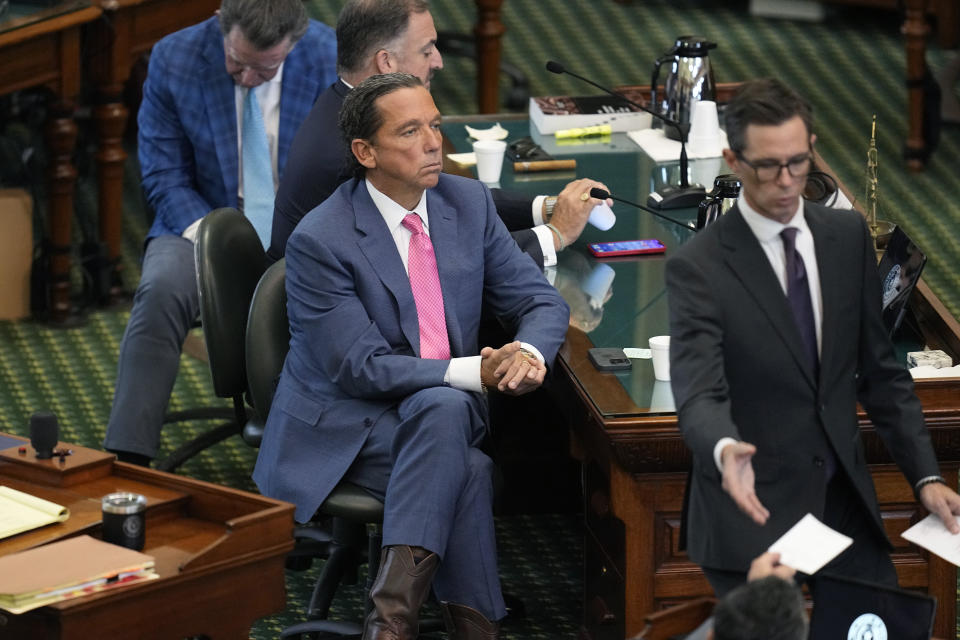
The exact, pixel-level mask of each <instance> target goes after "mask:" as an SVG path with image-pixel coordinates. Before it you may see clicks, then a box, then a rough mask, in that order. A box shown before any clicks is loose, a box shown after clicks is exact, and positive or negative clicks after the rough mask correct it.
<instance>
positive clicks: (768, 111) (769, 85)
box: [724, 78, 813, 151]
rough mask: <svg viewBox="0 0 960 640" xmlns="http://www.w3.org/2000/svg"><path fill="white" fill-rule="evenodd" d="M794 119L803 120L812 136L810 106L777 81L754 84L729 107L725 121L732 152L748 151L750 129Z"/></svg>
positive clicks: (744, 88)
mask: <svg viewBox="0 0 960 640" xmlns="http://www.w3.org/2000/svg"><path fill="white" fill-rule="evenodd" d="M794 116H800V119H801V120H803V124H804V125H806V127H807V135H808V136H809V134H810V133H811V132H812V130H813V111H812V109H811V108H810V103H809V102H807V101H806V100H804V99H803V97H801V96H800V94H798V93H797V92H796V91H794V90H793V89H791V88H790V87H788V86H787V85H785V84H784V83H782V82H780V81H779V80H777V79H776V78H759V79H757V80H750V81H748V82H746V83H744V85H743V87H742V88H741V89H740V91H738V92H737V94H736V95H735V96H734V97H733V99H732V100H730V102H728V103H727V108H726V114H725V116H724V120H725V122H726V127H727V141H728V143H729V145H730V148H731V149H733V150H734V151H743V150H744V148H745V147H746V146H747V126H748V125H751V124H759V125H765V126H766V125H772V126H776V125H779V124H783V123H784V122H786V121H787V120H790V119H791V118H793V117H794Z"/></svg>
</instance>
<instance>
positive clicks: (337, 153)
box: [268, 0, 612, 267]
mask: <svg viewBox="0 0 960 640" xmlns="http://www.w3.org/2000/svg"><path fill="white" fill-rule="evenodd" d="M337 43H338V54H337V55H338V58H337V70H338V72H339V73H340V79H339V80H337V82H336V83H334V84H333V86H331V87H330V88H329V89H327V90H326V91H325V92H324V93H323V95H322V96H320V99H319V100H318V101H317V104H316V105H315V106H314V108H313V110H312V111H311V112H310V115H309V116H307V119H306V120H305V121H304V123H303V126H301V127H300V130H299V131H298V132H297V135H296V137H295V138H294V141H293V146H292V147H291V149H290V162H289V164H288V165H287V171H286V173H285V174H284V179H283V180H281V181H280V187H279V189H278V191H277V199H276V203H275V211H274V218H273V240H272V243H271V246H270V251H269V252H268V257H269V258H270V259H271V260H279V259H280V258H281V257H283V254H284V251H285V249H286V243H287V238H289V237H290V233H291V232H292V231H293V229H294V227H296V226H297V223H298V222H299V221H300V219H301V218H303V216H305V215H306V214H307V213H308V212H309V211H310V210H311V209H313V208H314V207H316V206H317V205H318V204H320V203H321V202H323V201H324V200H326V199H327V198H328V197H329V196H330V194H331V193H333V191H334V189H336V188H337V187H338V186H339V185H340V184H341V183H342V182H344V181H345V180H347V178H348V177H349V174H348V171H347V158H348V157H349V154H350V151H349V149H347V148H346V147H345V146H344V145H343V142H342V141H341V139H340V133H339V131H338V127H337V114H338V113H339V111H340V105H341V104H343V99H344V97H345V96H346V95H347V93H348V92H349V91H350V88H351V87H354V86H356V85H357V84H359V83H360V82H361V81H362V80H364V79H365V78H368V77H370V76H372V75H375V74H378V73H390V72H396V71H401V72H404V73H410V74H413V75H415V76H417V77H418V78H420V80H421V81H422V82H423V84H424V86H425V87H427V88H428V89H429V88H430V79H431V78H432V77H433V74H434V73H436V72H437V71H439V70H440V69H442V68H443V59H442V58H441V56H440V52H439V51H438V50H437V30H436V29H435V28H434V25H433V17H432V16H431V15H430V5H429V2H428V1H427V0H348V1H347V3H346V4H345V5H344V7H343V9H342V10H341V11H340V15H339V17H338V18H337ZM593 187H599V188H601V189H606V187H605V186H603V184H602V183H600V182H597V181H595V180H590V179H588V178H583V179H580V180H575V181H573V182H571V183H569V184H568V185H567V186H566V187H565V188H564V189H563V191H561V193H560V194H559V195H558V196H556V197H553V196H550V197H547V196H538V197H536V198H530V197H529V196H526V195H523V194H518V193H510V192H506V191H501V190H500V189H494V190H493V200H494V203H495V204H496V207H497V213H498V214H500V217H501V219H502V220H503V222H504V224H506V225H507V229H509V230H510V231H511V234H512V235H513V238H514V240H516V242H517V244H518V245H519V246H520V248H521V249H522V250H523V251H525V252H526V253H527V254H529V255H530V257H532V258H533V259H534V260H535V261H536V263H537V264H538V265H540V266H541V267H543V266H553V265H555V264H556V263H557V252H558V251H561V250H562V249H563V248H564V247H566V246H568V245H570V243H572V242H573V241H574V240H576V239H577V238H578V237H580V233H581V232H582V231H583V227H584V225H585V224H586V222H587V218H588V217H589V216H590V211H591V210H592V209H593V207H594V206H596V205H597V204H600V202H601V201H600V200H598V199H596V198H591V197H590V195H589V194H590V189H592V188H593ZM607 204H612V201H608V202H607Z"/></svg>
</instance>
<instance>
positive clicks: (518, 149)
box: [507, 136, 553, 162]
mask: <svg viewBox="0 0 960 640" xmlns="http://www.w3.org/2000/svg"><path fill="white" fill-rule="evenodd" d="M507 158H508V159H509V160H510V161H511V162H534V161H538V160H553V156H551V155H550V154H549V153H547V152H546V151H544V150H543V147H541V146H540V145H538V144H537V143H536V142H534V141H533V138H531V137H530V136H526V137H524V138H519V139H517V140H514V141H513V142H511V143H509V144H508V145H507Z"/></svg>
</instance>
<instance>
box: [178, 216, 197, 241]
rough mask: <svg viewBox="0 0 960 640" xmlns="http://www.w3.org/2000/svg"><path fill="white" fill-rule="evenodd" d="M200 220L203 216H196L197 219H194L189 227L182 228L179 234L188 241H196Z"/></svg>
mask: <svg viewBox="0 0 960 640" xmlns="http://www.w3.org/2000/svg"><path fill="white" fill-rule="evenodd" d="M201 220H203V218H198V219H196V220H194V221H193V223H192V224H191V225H190V226H189V227H187V228H186V229H184V230H183V233H181V234H180V235H181V236H182V237H184V238H186V239H187V240H189V241H190V242H193V243H196V241H197V230H198V229H199V228H200V221H201Z"/></svg>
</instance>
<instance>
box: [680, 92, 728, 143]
mask: <svg viewBox="0 0 960 640" xmlns="http://www.w3.org/2000/svg"><path fill="white" fill-rule="evenodd" d="M695 104H696V106H695V107H694V109H693V114H692V117H691V120H690V135H689V136H688V137H687V151H688V152H689V153H690V154H691V155H697V156H701V157H716V156H719V155H721V153H722V152H723V149H721V140H720V119H719V118H718V117H717V103H716V102H714V101H712V100H701V101H699V102H697V103H695Z"/></svg>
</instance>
